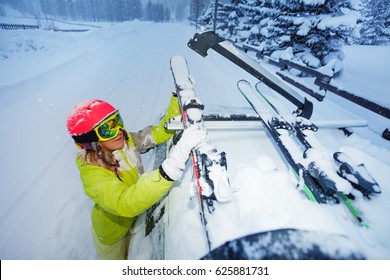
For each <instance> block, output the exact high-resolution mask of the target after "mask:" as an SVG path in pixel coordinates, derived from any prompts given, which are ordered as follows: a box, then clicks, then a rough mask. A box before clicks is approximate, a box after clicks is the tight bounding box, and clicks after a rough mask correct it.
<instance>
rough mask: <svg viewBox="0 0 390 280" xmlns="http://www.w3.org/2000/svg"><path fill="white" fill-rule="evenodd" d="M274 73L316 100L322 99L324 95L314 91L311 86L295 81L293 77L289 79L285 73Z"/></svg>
mask: <svg viewBox="0 0 390 280" xmlns="http://www.w3.org/2000/svg"><path fill="white" fill-rule="evenodd" d="M276 74H277V75H279V76H280V77H281V78H282V79H283V80H285V81H286V82H288V83H290V84H292V85H293V86H295V87H296V88H299V89H300V90H302V91H304V92H306V93H308V94H309V95H311V96H312V97H314V98H315V99H317V100H318V101H322V100H324V97H325V95H322V94H319V93H317V92H315V91H314V90H312V89H311V88H308V87H306V86H305V85H303V84H301V83H299V82H297V81H295V80H294V79H291V78H290V77H288V76H287V75H284V74H283V73H281V72H276Z"/></svg>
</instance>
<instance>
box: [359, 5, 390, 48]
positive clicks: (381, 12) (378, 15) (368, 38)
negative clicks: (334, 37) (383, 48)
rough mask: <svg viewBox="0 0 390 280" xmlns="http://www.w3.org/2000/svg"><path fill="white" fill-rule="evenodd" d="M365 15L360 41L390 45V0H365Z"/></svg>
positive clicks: (362, 42) (361, 42) (363, 12)
mask: <svg viewBox="0 0 390 280" xmlns="http://www.w3.org/2000/svg"><path fill="white" fill-rule="evenodd" d="M363 4H364V9H363V11H362V14H363V16H364V17H365V18H364V20H363V22H362V28H361V31H360V36H361V37H360V40H358V43H360V44H367V45H390V9H389V7H390V0H364V2H363Z"/></svg>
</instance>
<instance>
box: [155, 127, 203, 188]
mask: <svg viewBox="0 0 390 280" xmlns="http://www.w3.org/2000/svg"><path fill="white" fill-rule="evenodd" d="M205 139H206V131H205V130H202V129H199V128H198V127H189V128H187V129H185V130H184V132H183V134H182V136H181V138H180V139H179V141H178V142H177V144H176V145H174V146H173V147H172V149H171V150H170V152H169V155H168V157H167V158H166V159H165V160H164V162H163V163H162V165H161V168H162V169H163V172H165V174H166V175H168V177H169V178H170V179H172V180H174V181H175V180H178V179H180V178H181V176H182V174H183V169H184V167H185V164H186V162H187V160H188V156H189V154H190V152H191V150H192V149H193V148H194V147H196V146H197V145H199V144H200V143H201V142H202V141H203V140H205ZM160 172H161V170H160Z"/></svg>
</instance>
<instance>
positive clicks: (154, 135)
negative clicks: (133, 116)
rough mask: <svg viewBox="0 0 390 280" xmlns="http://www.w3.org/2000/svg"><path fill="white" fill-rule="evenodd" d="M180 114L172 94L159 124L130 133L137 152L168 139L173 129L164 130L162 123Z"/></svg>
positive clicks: (177, 102) (175, 98) (173, 132)
mask: <svg viewBox="0 0 390 280" xmlns="http://www.w3.org/2000/svg"><path fill="white" fill-rule="evenodd" d="M178 115H180V107H179V101H178V100H177V97H175V96H172V98H171V100H170V103H169V106H168V108H167V111H166V113H165V115H164V117H163V118H162V119H161V120H160V123H159V125H153V126H148V127H146V128H144V129H142V130H140V131H138V132H136V133H130V136H131V139H132V141H133V142H134V145H135V147H136V148H137V150H138V151H139V152H144V151H147V150H148V149H151V148H154V147H155V146H156V145H160V144H161V143H164V142H166V141H168V140H169V139H170V138H171V137H172V136H173V135H174V134H175V131H169V130H166V129H165V127H164V124H165V123H166V122H167V121H168V120H169V119H170V118H172V117H176V116H178Z"/></svg>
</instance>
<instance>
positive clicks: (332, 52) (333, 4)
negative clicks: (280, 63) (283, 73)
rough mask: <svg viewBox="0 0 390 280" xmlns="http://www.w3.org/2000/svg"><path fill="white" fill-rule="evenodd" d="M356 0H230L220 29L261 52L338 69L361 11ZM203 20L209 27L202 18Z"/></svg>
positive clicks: (208, 25)
mask: <svg viewBox="0 0 390 280" xmlns="http://www.w3.org/2000/svg"><path fill="white" fill-rule="evenodd" d="M355 2H356V1H354V0H232V3H231V4H229V5H224V7H223V8H222V9H226V11H230V12H229V13H226V14H227V16H226V17H225V18H222V19H220V20H221V21H225V22H227V24H224V25H223V24H221V25H218V26H219V27H221V28H220V29H219V30H218V32H219V33H220V34H221V35H223V36H225V37H227V38H228V39H231V40H233V41H235V42H238V43H247V44H251V45H254V46H257V48H258V49H259V51H261V52H262V54H264V55H269V56H272V57H274V58H276V59H277V58H279V57H280V56H281V55H286V53H285V52H286V51H288V55H289V56H290V58H291V59H292V60H294V61H296V62H299V63H304V64H306V65H308V66H310V67H314V68H319V67H321V66H325V65H328V66H329V67H332V68H333V70H334V72H338V71H339V70H341V68H342V66H341V61H342V60H343V58H344V55H343V52H342V46H343V44H344V43H345V42H346V41H347V40H348V39H349V38H350V37H351V36H353V35H354V30H355V26H356V22H357V19H358V17H359V14H358V13H357V12H356V7H355V5H356V4H355ZM202 24H204V25H206V26H207V27H208V28H210V26H211V22H210V21H209V19H208V18H206V19H205V20H204V21H203V22H202Z"/></svg>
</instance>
